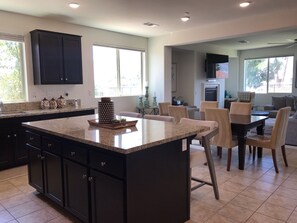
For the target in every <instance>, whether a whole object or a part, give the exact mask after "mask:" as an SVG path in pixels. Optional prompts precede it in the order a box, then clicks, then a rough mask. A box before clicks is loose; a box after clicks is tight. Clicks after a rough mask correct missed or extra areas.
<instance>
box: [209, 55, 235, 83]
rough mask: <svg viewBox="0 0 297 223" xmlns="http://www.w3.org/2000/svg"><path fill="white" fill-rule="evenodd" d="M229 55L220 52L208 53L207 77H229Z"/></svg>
mask: <svg viewBox="0 0 297 223" xmlns="http://www.w3.org/2000/svg"><path fill="white" fill-rule="evenodd" d="M228 68H229V57H228V56H227V55H220V54H212V53H207V54H206V60H205V71H206V78H207V79H214V78H228V70H229V69H228Z"/></svg>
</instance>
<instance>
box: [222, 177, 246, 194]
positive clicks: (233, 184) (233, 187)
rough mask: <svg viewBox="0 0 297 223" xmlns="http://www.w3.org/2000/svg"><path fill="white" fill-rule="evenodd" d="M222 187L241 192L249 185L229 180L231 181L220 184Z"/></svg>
mask: <svg viewBox="0 0 297 223" xmlns="http://www.w3.org/2000/svg"><path fill="white" fill-rule="evenodd" d="M220 188H222V189H223V190H227V191H231V192H235V193H240V192H241V191H243V190H244V189H245V188H247V186H246V185H244V184H241V183H236V182H231V181H230V180H229V181H227V182H225V183H224V184H222V185H220Z"/></svg>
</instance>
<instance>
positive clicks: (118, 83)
mask: <svg viewBox="0 0 297 223" xmlns="http://www.w3.org/2000/svg"><path fill="white" fill-rule="evenodd" d="M96 46H99V47H107V48H113V49H116V58H117V91H118V93H117V95H111V96H109V95H104V96H96V95H94V96H95V98H96V99H97V98H101V97H135V96H139V94H135V95H125V94H121V87H120V86H121V78H120V77H121V75H120V52H119V51H120V50H132V51H138V52H140V53H141V73H142V75H141V93H140V94H141V95H143V94H144V85H145V84H144V80H145V79H146V77H145V76H146V64H145V60H146V59H145V58H146V53H147V52H146V50H145V49H143V48H137V47H123V46H117V45H101V44H93V45H92V52H93V48H94V47H96ZM92 59H93V63H94V55H92ZM93 71H94V65H93ZM94 76H95V73H94ZM94 83H95V81H94ZM94 88H95V85H94ZM94 92H95V89H94Z"/></svg>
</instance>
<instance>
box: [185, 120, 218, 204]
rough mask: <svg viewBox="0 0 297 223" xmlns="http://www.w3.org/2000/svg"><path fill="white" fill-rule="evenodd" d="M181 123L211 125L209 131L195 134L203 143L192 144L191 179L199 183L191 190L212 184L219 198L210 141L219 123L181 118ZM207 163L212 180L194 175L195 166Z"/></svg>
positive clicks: (216, 196)
mask: <svg viewBox="0 0 297 223" xmlns="http://www.w3.org/2000/svg"><path fill="white" fill-rule="evenodd" d="M180 124H184V125H194V126H203V127H209V129H208V130H207V131H204V132H202V133H198V134H197V135H196V136H195V139H197V140H198V141H202V144H201V145H197V144H190V169H191V180H193V181H195V182H198V183H199V184H198V185H195V186H193V187H192V188H191V191H193V190H196V189H198V188H199V187H201V186H203V185H210V186H212V187H213V191H214V195H215V198H216V199H217V200H218V199H219V189H218V183H217V178H216V172H215V166H214V163H213V159H212V155H211V149H210V143H209V141H210V140H211V138H213V136H214V135H216V134H217V133H218V123H217V122H215V121H202V120H194V119H188V118H181V120H180ZM205 163H207V166H208V170H209V175H210V178H211V182H209V181H205V180H202V179H199V178H197V177H193V175H192V169H193V168H195V167H198V166H201V165H203V164H205Z"/></svg>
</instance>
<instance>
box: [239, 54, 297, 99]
mask: <svg viewBox="0 0 297 223" xmlns="http://www.w3.org/2000/svg"><path fill="white" fill-rule="evenodd" d="M277 57H293V77H292V88H291V92H289V93H290V94H292V93H293V86H294V63H295V61H294V60H295V55H294V54H284V55H277V56H260V57H246V58H243V78H244V81H243V83H244V86H243V89H244V90H246V74H245V61H246V60H258V59H268V60H267V63H268V65H267V72H268V73H267V77H266V81H267V85H266V93H257V94H288V93H287V92H269V59H270V58H277Z"/></svg>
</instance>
